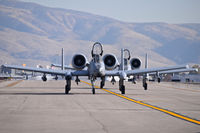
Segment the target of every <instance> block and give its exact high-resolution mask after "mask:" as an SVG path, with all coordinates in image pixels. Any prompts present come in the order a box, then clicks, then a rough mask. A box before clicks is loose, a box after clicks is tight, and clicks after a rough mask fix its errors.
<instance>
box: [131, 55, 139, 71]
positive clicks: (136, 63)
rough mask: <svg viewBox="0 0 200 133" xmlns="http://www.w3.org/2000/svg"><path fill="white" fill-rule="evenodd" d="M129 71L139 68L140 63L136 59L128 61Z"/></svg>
mask: <svg viewBox="0 0 200 133" xmlns="http://www.w3.org/2000/svg"><path fill="white" fill-rule="evenodd" d="M130 65H131V69H132V70H133V69H138V68H140V66H141V61H140V59H138V58H132V59H131V61H130Z"/></svg>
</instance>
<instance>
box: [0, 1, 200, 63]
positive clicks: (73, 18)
mask: <svg viewBox="0 0 200 133" xmlns="http://www.w3.org/2000/svg"><path fill="white" fill-rule="evenodd" d="M97 41H98V42H100V43H102V44H103V47H104V54H106V53H114V54H116V55H117V57H118V58H120V49H121V48H127V49H129V50H130V51H131V55H132V57H139V58H140V59H141V60H142V62H144V55H145V53H148V55H149V65H150V66H164V65H175V64H186V63H195V64H200V24H198V23H196V24H191V23H185V24H168V23H160V22H152V23H127V22H122V21H119V20H116V19H112V18H108V17H104V16H99V15H95V14H91V13H86V12H80V11H74V10H68V9H60V8H50V7H45V6H41V5H38V4H35V3H29V2H22V1H13V0H0V64H4V63H8V64H18V65H20V64H27V65H29V66H30V65H36V64H45V65H46V64H50V63H59V62H60V53H61V48H64V49H65V59H66V62H67V63H66V64H70V61H71V58H72V56H73V55H74V54H76V53H83V54H85V55H86V56H87V57H88V58H89V57H90V54H91V53H90V50H91V48H92V45H93V43H94V42H97Z"/></svg>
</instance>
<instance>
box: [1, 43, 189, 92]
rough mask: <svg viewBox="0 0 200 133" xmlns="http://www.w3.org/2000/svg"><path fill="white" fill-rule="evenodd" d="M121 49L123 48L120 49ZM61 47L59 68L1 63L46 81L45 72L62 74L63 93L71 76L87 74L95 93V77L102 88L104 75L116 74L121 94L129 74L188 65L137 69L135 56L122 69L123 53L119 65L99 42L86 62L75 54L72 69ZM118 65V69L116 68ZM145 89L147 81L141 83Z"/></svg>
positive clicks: (166, 69)
mask: <svg viewBox="0 0 200 133" xmlns="http://www.w3.org/2000/svg"><path fill="white" fill-rule="evenodd" d="M122 51H123V49H122ZM63 52H64V51H63V49H62V64H61V70H53V69H44V68H33V67H22V66H16V65H3V66H4V67H5V68H10V69H18V70H25V71H33V72H40V73H43V77H42V80H43V81H46V80H47V78H46V74H53V75H56V76H64V77H65V80H66V86H65V94H68V93H69V91H70V90H71V80H72V77H76V80H75V81H76V82H79V81H80V80H79V78H78V77H81V76H87V77H88V79H89V80H90V81H91V84H92V93H93V94H95V87H94V82H95V80H96V78H97V77H100V78H101V83H100V87H101V88H103V87H104V85H105V77H106V76H111V77H114V76H118V77H119V78H120V80H119V90H120V91H121V93H122V94H125V85H124V80H125V79H126V78H127V77H129V76H131V75H133V76H134V75H144V74H148V73H152V72H156V73H157V72H162V71H169V70H180V69H187V68H188V66H187V65H186V66H185V65H184V66H173V67H162V68H145V69H139V67H140V65H141V61H140V60H139V59H137V58H133V59H131V62H130V65H131V68H132V69H131V70H126V69H124V54H123V52H122V54H121V65H120V64H119V62H118V60H117V58H116V56H115V55H114V54H106V55H104V56H103V47H102V45H101V43H99V42H96V43H94V45H93V47H92V51H91V55H92V59H91V61H90V62H88V60H87V58H86V56H85V55H84V54H76V55H74V56H73V58H72V67H73V70H66V69H65V65H64V53H63ZM102 56H103V57H102ZM117 67H119V68H120V69H118V70H117V69H116V68H117ZM143 87H144V88H145V89H147V83H146V82H145V85H143Z"/></svg>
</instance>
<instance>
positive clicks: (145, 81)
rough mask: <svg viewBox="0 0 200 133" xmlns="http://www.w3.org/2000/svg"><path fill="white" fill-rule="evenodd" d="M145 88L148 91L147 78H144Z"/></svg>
mask: <svg viewBox="0 0 200 133" xmlns="http://www.w3.org/2000/svg"><path fill="white" fill-rule="evenodd" d="M143 87H144V90H147V79H146V78H143Z"/></svg>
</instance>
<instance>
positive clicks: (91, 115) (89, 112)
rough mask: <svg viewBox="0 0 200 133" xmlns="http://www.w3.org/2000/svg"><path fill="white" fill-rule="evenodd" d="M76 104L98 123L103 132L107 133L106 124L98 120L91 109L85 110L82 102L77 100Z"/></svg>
mask: <svg viewBox="0 0 200 133" xmlns="http://www.w3.org/2000/svg"><path fill="white" fill-rule="evenodd" d="M75 103H76V104H77V105H78V106H80V107H81V108H82V109H83V110H84V111H85V112H87V113H88V115H89V116H90V117H91V118H92V119H93V120H94V121H96V123H98V124H99V125H100V126H101V129H102V130H103V131H104V132H105V133H109V132H108V129H107V128H106V126H105V125H104V124H103V123H102V122H101V121H100V120H98V119H97V118H96V117H95V116H94V115H93V113H92V112H91V111H89V110H87V109H86V108H85V107H84V106H83V105H82V104H80V103H78V102H77V101H76V102H75Z"/></svg>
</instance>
